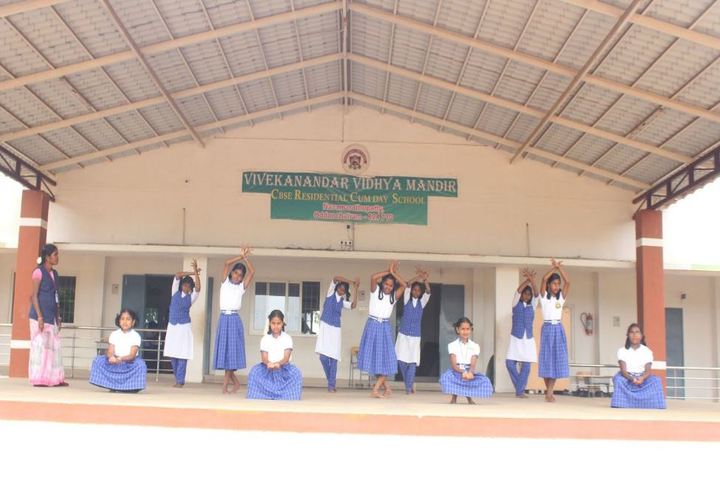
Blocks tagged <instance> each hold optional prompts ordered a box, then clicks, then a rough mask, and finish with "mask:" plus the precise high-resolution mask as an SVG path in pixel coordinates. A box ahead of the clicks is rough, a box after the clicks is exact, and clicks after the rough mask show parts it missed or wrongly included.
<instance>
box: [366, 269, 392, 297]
mask: <svg viewBox="0 0 720 480" xmlns="http://www.w3.org/2000/svg"><path fill="white" fill-rule="evenodd" d="M388 273H390V270H384V271H382V272H377V273H373V274H372V277H370V292H371V293H375V290H377V285H378V283H380V280H381V279H382V278H383V277H384V276H385V275H387V274H388Z"/></svg>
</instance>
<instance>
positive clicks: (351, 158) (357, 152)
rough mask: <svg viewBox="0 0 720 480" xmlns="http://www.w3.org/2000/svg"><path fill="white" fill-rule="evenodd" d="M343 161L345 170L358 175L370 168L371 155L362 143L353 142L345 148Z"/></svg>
mask: <svg viewBox="0 0 720 480" xmlns="http://www.w3.org/2000/svg"><path fill="white" fill-rule="evenodd" d="M341 161H342V167H343V170H345V171H346V172H347V173H351V174H353V175H357V174H361V173H363V172H365V171H366V170H367V169H368V166H369V165H370V155H369V154H368V151H367V149H366V148H365V147H363V146H362V145H358V144H352V145H348V146H347V147H345V150H343V153H342V157H341Z"/></svg>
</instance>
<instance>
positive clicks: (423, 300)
mask: <svg viewBox="0 0 720 480" xmlns="http://www.w3.org/2000/svg"><path fill="white" fill-rule="evenodd" d="M411 294H412V288H410V287H407V288H406V289H405V293H403V305H407V303H408V300H410V295H411ZM412 301H413V303H412V305H413V307H417V302H418V299H417V298H413V299H412ZM429 301H430V294H429V293H427V292H425V293H423V295H422V297H420V306H421V307H422V308H425V305H427V303H428V302H429Z"/></svg>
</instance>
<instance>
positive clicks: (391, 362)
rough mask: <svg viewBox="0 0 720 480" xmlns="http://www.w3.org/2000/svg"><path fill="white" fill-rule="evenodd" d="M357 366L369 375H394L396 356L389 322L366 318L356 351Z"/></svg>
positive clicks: (395, 371)
mask: <svg viewBox="0 0 720 480" xmlns="http://www.w3.org/2000/svg"><path fill="white" fill-rule="evenodd" d="M358 368H360V370H362V371H363V372H367V373H369V374H370V375H376V376H377V375H383V376H388V375H395V374H396V373H397V368H398V367H397V356H396V355H395V344H394V342H393V338H392V330H391V329H390V322H388V321H384V322H378V321H377V320H375V319H374V318H368V319H367V322H365V330H363V334H362V338H361V339H360V348H359V351H358Z"/></svg>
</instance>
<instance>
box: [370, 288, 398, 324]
mask: <svg viewBox="0 0 720 480" xmlns="http://www.w3.org/2000/svg"><path fill="white" fill-rule="evenodd" d="M381 288H382V285H380V284H378V285H376V286H375V291H374V292H370V305H369V306H368V314H369V315H370V316H371V317H376V318H380V319H382V320H386V319H388V318H390V316H391V315H392V311H393V307H394V306H395V303H390V299H391V298H392V296H393V295H394V293H391V294H390V295H385V294H383V298H382V300H380V299H379V298H378V293H379V291H380V289H381Z"/></svg>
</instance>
